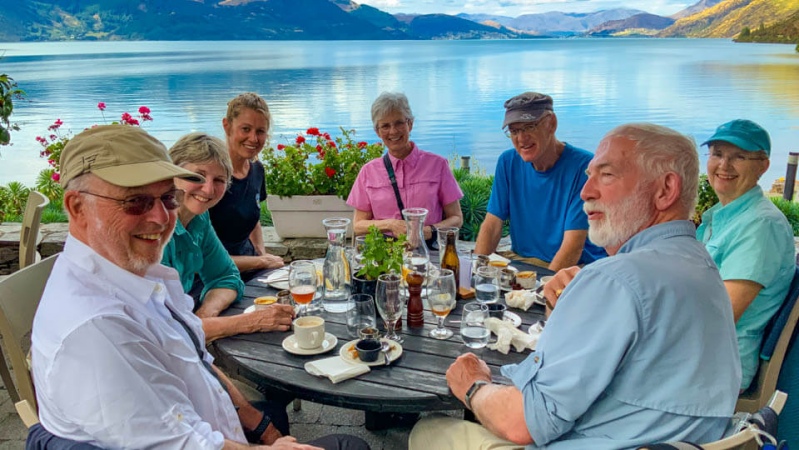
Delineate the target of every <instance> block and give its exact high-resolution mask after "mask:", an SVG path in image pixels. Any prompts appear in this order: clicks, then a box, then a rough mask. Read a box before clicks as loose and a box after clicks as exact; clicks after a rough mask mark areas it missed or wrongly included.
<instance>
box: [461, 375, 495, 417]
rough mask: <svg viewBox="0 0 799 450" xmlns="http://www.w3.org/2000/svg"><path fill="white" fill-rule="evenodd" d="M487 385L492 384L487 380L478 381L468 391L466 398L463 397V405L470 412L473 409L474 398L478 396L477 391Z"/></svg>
mask: <svg viewBox="0 0 799 450" xmlns="http://www.w3.org/2000/svg"><path fill="white" fill-rule="evenodd" d="M486 384H491V383H489V382H488V381H485V380H476V381H475V382H474V383H472V385H471V386H470V387H469V390H468V391H466V396H465V397H463V404H464V405H466V407H467V408H469V410H470V411H471V409H472V397H474V394H476V393H477V391H478V390H479V389H480V388H481V387H483V386H485V385H486Z"/></svg>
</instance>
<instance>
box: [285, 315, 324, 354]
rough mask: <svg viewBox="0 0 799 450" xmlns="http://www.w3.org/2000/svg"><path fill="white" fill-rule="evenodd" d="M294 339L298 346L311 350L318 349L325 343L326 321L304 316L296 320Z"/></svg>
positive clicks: (294, 323)
mask: <svg viewBox="0 0 799 450" xmlns="http://www.w3.org/2000/svg"><path fill="white" fill-rule="evenodd" d="M293 325H294V338H295V339H296V340H297V346H299V347H300V348H302V349H305V350H310V349H314V348H318V347H319V346H320V345H322V342H324V341H325V319H323V318H321V317H317V316H303V317H299V318H297V319H294V322H293Z"/></svg>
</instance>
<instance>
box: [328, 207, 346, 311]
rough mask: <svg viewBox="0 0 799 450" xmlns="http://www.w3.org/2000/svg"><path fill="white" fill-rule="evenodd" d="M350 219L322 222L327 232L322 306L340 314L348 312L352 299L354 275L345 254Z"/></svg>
mask: <svg viewBox="0 0 799 450" xmlns="http://www.w3.org/2000/svg"><path fill="white" fill-rule="evenodd" d="M349 224H350V219H346V218H343V217H334V218H330V219H325V220H323V221H322V225H324V226H325V231H326V232H327V240H328V245H327V254H326V255H325V263H324V266H323V269H322V271H323V277H322V278H323V280H322V306H323V307H324V308H325V311H328V312H333V313H340V312H345V311H347V300H348V299H349V297H350V288H351V285H352V273H351V272H350V263H349V261H348V260H347V255H346V252H345V246H344V244H345V241H346V237H347V228H348V226H349Z"/></svg>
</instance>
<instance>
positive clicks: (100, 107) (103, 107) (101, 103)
mask: <svg viewBox="0 0 799 450" xmlns="http://www.w3.org/2000/svg"><path fill="white" fill-rule="evenodd" d="M97 109H99V110H100V111H105V102H100V103H98V104H97Z"/></svg>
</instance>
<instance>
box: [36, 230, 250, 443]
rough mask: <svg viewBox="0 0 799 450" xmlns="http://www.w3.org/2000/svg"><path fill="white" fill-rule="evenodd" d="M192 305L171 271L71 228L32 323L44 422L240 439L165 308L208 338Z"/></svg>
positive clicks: (186, 439)
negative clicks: (100, 249) (115, 252)
mask: <svg viewBox="0 0 799 450" xmlns="http://www.w3.org/2000/svg"><path fill="white" fill-rule="evenodd" d="M192 304H193V303H192V301H191V298H189V297H188V296H187V295H185V294H184V293H183V288H182V286H181V284H180V279H179V278H178V274H177V272H175V270H173V269H170V268H167V267H164V266H161V265H157V266H153V267H152V268H151V269H150V270H149V271H148V272H147V274H146V276H145V277H144V278H142V277H139V276H137V275H134V274H132V273H130V272H128V271H126V270H123V269H121V268H120V267H118V266H116V265H114V264H112V263H111V262H110V261H108V260H106V259H105V258H103V257H101V256H100V255H98V254H97V253H96V252H94V251H93V250H92V249H91V248H89V247H88V246H86V245H85V244H83V243H82V242H80V241H78V240H77V239H75V238H74V237H72V236H69V237H68V238H67V241H66V245H65V247H64V252H63V253H62V254H61V256H59V258H58V260H57V261H56V263H55V266H54V267H53V272H52V274H51V276H50V279H49V280H48V282H47V287H46V288H45V291H44V295H43V296H42V300H41V303H40V305H39V309H38V311H37V312H36V318H35V319H34V322H33V336H32V338H31V339H32V348H31V354H32V359H33V379H34V384H35V386H36V398H37V400H38V403H39V419H40V421H41V423H42V425H43V426H44V427H45V428H46V429H47V430H49V431H50V432H52V433H54V434H55V435H57V436H61V437H64V438H68V439H73V440H77V441H84V442H89V443H91V444H94V445H97V446H100V447H103V448H114V449H116V448H137V449H138V448H170V449H171V448H192V449H220V448H222V446H223V445H224V440H225V439H230V440H233V441H237V442H241V443H246V439H245V437H244V434H243V433H242V431H241V426H240V422H239V418H238V416H237V414H236V410H235V408H234V406H233V403H232V402H231V400H230V397H229V396H228V394H227V393H226V392H225V391H224V389H222V387H221V385H220V384H219V381H217V379H216V378H215V377H214V376H213V375H212V374H211V373H209V372H208V370H206V368H205V367H203V365H202V363H201V362H200V360H199V358H198V355H197V351H196V349H195V347H194V345H193V344H192V343H191V340H190V338H189V337H188V334H187V333H186V331H185V330H184V329H183V327H182V326H181V325H180V324H179V323H177V322H176V321H175V320H174V319H173V318H172V316H171V315H170V312H169V310H168V309H167V306H168V307H169V308H170V309H172V310H173V311H175V313H177V314H179V315H180V316H181V318H183V320H184V321H185V322H186V323H187V324H188V326H189V327H190V328H191V329H192V330H193V331H194V333H195V334H196V335H197V337H198V338H199V339H200V342H205V334H204V333H203V331H202V324H201V322H200V320H199V319H198V318H197V317H196V316H195V315H194V314H193V313H192V312H191V306H192ZM203 354H204V359H205V360H207V361H208V362H212V361H213V357H211V355H210V354H208V352H207V351H205V349H203Z"/></svg>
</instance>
